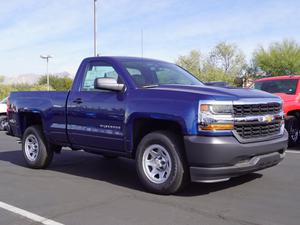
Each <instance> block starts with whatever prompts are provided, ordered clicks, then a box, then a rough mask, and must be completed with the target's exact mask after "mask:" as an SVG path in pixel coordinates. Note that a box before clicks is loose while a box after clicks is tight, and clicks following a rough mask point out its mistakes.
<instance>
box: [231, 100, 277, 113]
mask: <svg viewBox="0 0 300 225" xmlns="http://www.w3.org/2000/svg"><path fill="white" fill-rule="evenodd" d="M233 111H234V115H235V116H255V115H266V114H278V113H280V111H281V104H280V103H264V104H251V105H234V106H233Z"/></svg>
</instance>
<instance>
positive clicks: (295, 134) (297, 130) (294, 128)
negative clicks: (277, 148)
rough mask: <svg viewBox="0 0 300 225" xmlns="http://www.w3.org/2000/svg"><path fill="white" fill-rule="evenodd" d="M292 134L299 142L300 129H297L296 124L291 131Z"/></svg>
mask: <svg viewBox="0 0 300 225" xmlns="http://www.w3.org/2000/svg"><path fill="white" fill-rule="evenodd" d="M290 136H291V139H292V140H293V141H294V142H297V141H298V139H299V129H297V128H296V127H295V126H293V127H292V128H291V131H290Z"/></svg>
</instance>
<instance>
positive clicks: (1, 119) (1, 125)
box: [0, 116, 7, 131]
mask: <svg viewBox="0 0 300 225" xmlns="http://www.w3.org/2000/svg"><path fill="white" fill-rule="evenodd" d="M5 123H7V116H0V131H3V130H5Z"/></svg>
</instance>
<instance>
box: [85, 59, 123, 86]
mask: <svg viewBox="0 0 300 225" xmlns="http://www.w3.org/2000/svg"><path fill="white" fill-rule="evenodd" d="M96 78H113V79H115V80H116V81H117V82H118V83H123V82H122V80H121V78H120V77H119V75H118V74H117V72H116V71H115V69H114V68H113V67H112V66H111V65H109V64H107V63H94V64H89V65H88V66H87V68H86V72H85V76H84V81H83V86H82V88H81V90H82V91H95V89H94V82H95V79H96ZM97 91H98V90H97Z"/></svg>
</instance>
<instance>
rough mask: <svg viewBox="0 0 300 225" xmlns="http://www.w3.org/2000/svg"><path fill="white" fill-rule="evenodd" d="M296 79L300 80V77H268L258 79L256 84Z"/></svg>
mask: <svg viewBox="0 0 300 225" xmlns="http://www.w3.org/2000/svg"><path fill="white" fill-rule="evenodd" d="M295 79H296V80H297V79H300V75H293V76H279V77H266V78H261V79H257V80H256V81H255V82H260V81H268V80H295Z"/></svg>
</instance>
